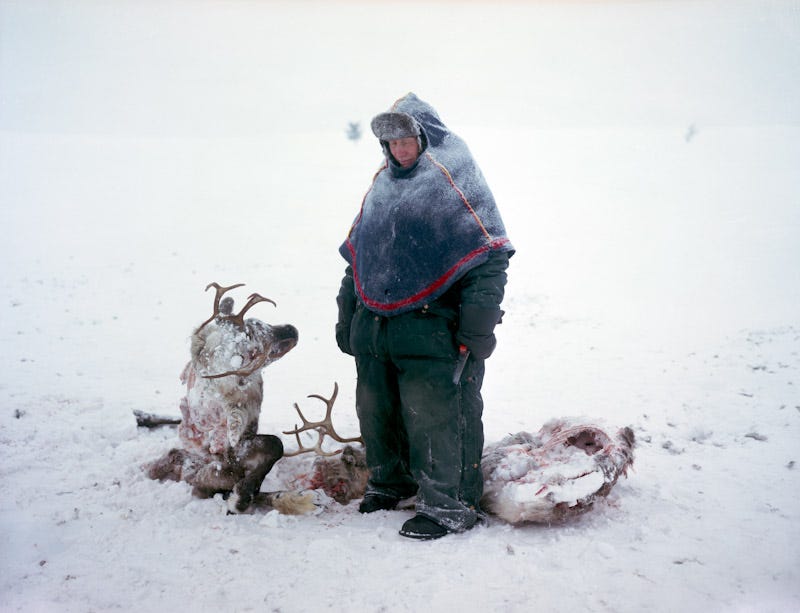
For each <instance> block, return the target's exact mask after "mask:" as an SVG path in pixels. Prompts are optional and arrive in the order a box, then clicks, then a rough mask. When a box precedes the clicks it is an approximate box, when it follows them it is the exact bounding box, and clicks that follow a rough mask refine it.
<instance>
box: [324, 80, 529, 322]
mask: <svg viewBox="0 0 800 613" xmlns="http://www.w3.org/2000/svg"><path fill="white" fill-rule="evenodd" d="M391 110H392V111H393V112H402V113H407V114H408V115H411V116H412V117H413V118H414V119H416V121H417V122H418V123H419V125H420V128H421V132H422V139H421V140H422V146H423V151H422V153H421V154H420V156H419V158H418V160H417V162H416V163H415V164H414V165H413V166H412V167H411V168H402V167H401V166H399V165H398V164H397V162H395V160H394V158H392V156H391V155H390V153H389V150H388V146H387V145H386V143H382V144H383V145H384V151H385V153H386V162H385V164H384V165H383V166H382V167H381V168H380V170H378V172H377V174H376V175H375V178H374V179H373V182H372V186H371V187H370V189H369V191H368V192H367V193H366V195H365V196H364V200H363V202H362V205H361V211H360V213H359V214H358V216H357V217H356V219H355V221H354V222H353V225H352V227H351V228H350V232H349V234H348V236H347V239H346V240H345V241H344V243H343V244H342V246H341V247H340V248H339V252H340V253H341V254H342V256H343V257H344V259H345V260H347V262H348V263H349V264H350V265H351V266H352V268H353V280H354V282H355V288H356V293H357V294H358V297H359V299H360V300H361V301H362V302H363V303H364V305H365V306H366V307H367V308H368V309H370V310H371V311H374V312H376V313H379V314H381V315H386V316H391V315H398V314H400V313H404V312H406V311H411V310H415V309H418V308H421V307H422V306H423V305H424V304H426V303H428V302H430V301H432V300H435V299H436V298H438V297H439V296H441V295H442V294H444V292H446V291H447V290H448V289H449V288H450V286H451V285H452V284H453V283H455V282H456V281H457V280H458V279H459V278H460V277H461V276H462V275H463V274H464V273H465V272H467V271H468V270H470V269H472V268H474V267H476V266H478V265H480V264H482V263H484V262H485V261H486V260H487V259H488V258H489V255H490V253H491V252H492V251H508V252H513V249H514V248H513V247H512V245H511V242H510V241H509V240H508V238H507V237H506V231H505V227H504V226H503V220H502V219H501V217H500V213H499V212H498V210H497V206H496V205H495V201H494V197H493V196H492V192H491V191H490V189H489V186H488V185H487V184H486V181H485V180H484V178H483V174H482V173H481V171H480V169H479V168H478V166H477V164H476V163H475V161H474V160H473V158H472V154H471V153H470V152H469V149H468V148H467V145H466V143H464V141H463V140H461V139H460V138H459V137H458V136H456V135H455V134H453V133H452V132H451V131H450V130H448V129H447V127H446V126H445V125H444V124H443V123H442V121H441V119H439V116H438V114H437V113H436V111H435V110H434V109H433V107H431V106H430V105H429V104H427V103H426V102H423V101H422V100H420V99H419V98H417V97H416V96H415V95H414V94H408V95H406V96H404V97H403V98H401V99H400V100H398V101H397V102H396V103H395V104H394V106H393V107H392V109H391Z"/></svg>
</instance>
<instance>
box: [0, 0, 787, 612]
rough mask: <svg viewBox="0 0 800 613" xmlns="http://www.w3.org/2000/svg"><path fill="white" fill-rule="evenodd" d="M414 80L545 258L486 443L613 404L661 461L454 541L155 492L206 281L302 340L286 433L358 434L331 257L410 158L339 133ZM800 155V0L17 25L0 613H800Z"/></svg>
mask: <svg viewBox="0 0 800 613" xmlns="http://www.w3.org/2000/svg"><path fill="white" fill-rule="evenodd" d="M409 90H413V91H415V92H416V93H417V94H418V95H419V96H420V97H422V98H423V99H425V100H427V101H429V102H431V103H432V104H433V105H434V106H435V107H437V109H438V110H439V112H440V114H441V115H442V117H443V119H444V120H445V122H447V123H448V124H449V125H450V126H451V127H452V128H453V129H454V130H455V131H456V132H457V133H459V134H460V135H461V136H463V137H464V138H465V139H466V140H467V142H468V143H469V144H470V146H471V148H472V150H473V152H474V153H475V156H476V157H477V159H478V161H479V162H480V164H481V166H482V167H483V170H484V172H485V174H486V175H487V177H488V179H489V181H490V184H491V185H492V187H493V189H494V191H495V195H496V197H497V200H498V202H499V205H500V207H501V210H502V212H503V214H504V217H505V221H506V225H507V227H508V230H509V234H510V236H511V238H512V240H513V242H514V244H515V246H516V247H517V254H516V255H515V256H514V258H513V260H512V265H511V268H510V271H509V273H510V275H509V286H508V292H507V299H506V302H505V305H504V308H505V309H506V311H507V315H506V317H505V320H504V323H503V325H502V326H501V327H500V328H499V330H498V337H499V347H498V350H497V352H496V354H495V356H493V357H492V359H491V361H490V362H489V363H488V372H487V377H486V385H485V400H486V411H485V425H486V434H487V440H498V439H500V438H501V437H502V436H504V435H505V434H507V433H509V432H516V431H519V430H523V429H524V430H534V431H535V430H538V428H539V427H540V426H541V425H542V424H543V423H544V422H545V421H547V420H549V419H550V418H552V417H558V416H563V415H575V414H582V415H590V416H597V417H599V418H603V419H604V420H605V421H608V422H611V423H616V424H618V425H631V426H632V427H633V429H634V430H635V432H636V435H637V437H638V440H639V446H638V448H637V456H636V461H635V464H634V469H635V470H634V472H633V473H631V474H630V476H629V478H628V479H627V480H625V479H623V480H622V481H620V482H619V483H618V484H617V486H616V487H615V489H614V490H613V492H612V494H611V496H610V498H609V499H608V500H607V501H606V502H603V503H602V504H599V505H598V506H597V507H596V508H595V509H594V510H593V511H592V512H591V513H590V514H588V515H585V516H583V517H582V518H580V519H578V520H576V521H572V522H570V523H568V524H566V525H560V526H540V525H529V526H522V527H510V526H508V525H505V524H503V523H502V522H500V521H497V520H496V521H494V522H493V523H491V524H490V525H488V526H480V527H478V528H476V529H474V530H472V531H470V532H468V533H465V534H462V535H453V536H449V537H447V538H445V539H442V540H440V541H434V542H427V543H419V542H410V541H408V540H406V539H403V538H402V537H400V536H399V535H398V534H397V530H398V528H399V526H400V525H401V524H402V522H403V521H404V520H405V519H406V518H407V517H409V516H410V514H411V512H410V511H396V512H381V513H376V514H373V515H369V516H361V515H359V514H358V513H357V511H356V509H355V505H354V504H352V505H350V506H347V507H341V506H339V507H334V508H330V509H328V510H326V511H324V512H323V513H321V514H319V515H316V516H307V517H300V518H297V517H285V516H278V515H276V514H274V513H270V514H260V515H249V516H227V515H226V514H225V507H224V504H223V503H222V501H220V500H218V499H214V500H196V499H192V498H191V496H190V492H189V488H188V486H186V485H185V484H176V483H169V484H159V483H156V482H152V481H149V480H147V479H145V477H144V475H143V474H142V472H141V469H140V466H141V464H142V463H144V462H146V461H149V460H151V459H153V458H155V457H156V456H158V455H159V454H160V453H161V452H163V451H164V450H165V449H167V448H168V447H169V446H170V445H171V444H172V443H173V441H174V436H175V434H174V431H170V430H168V429H167V430H162V431H138V430H137V428H136V427H135V423H134V420H133V416H132V413H131V412H132V410H133V409H144V410H147V411H152V412H158V413H164V414H173V415H177V414H178V401H179V399H180V397H181V395H182V389H181V387H180V384H179V381H178V375H179V373H180V371H181V369H182V368H183V365H184V364H185V362H186V360H187V357H188V337H189V334H190V332H191V330H192V328H193V326H196V325H197V324H198V323H200V322H201V321H203V320H204V319H206V318H207V317H208V315H210V312H211V310H210V309H211V296H210V295H209V294H205V293H203V288H204V287H205V286H206V284H208V283H209V282H211V281H218V282H220V283H224V284H230V283H237V282H244V283H247V287H246V288H243V289H242V290H241V291H242V293H241V294H239V295H238V296H239V298H242V297H244V296H246V295H247V293H249V291H258V292H260V293H262V294H264V295H266V296H269V297H270V298H272V299H274V300H275V301H276V302H277V303H278V307H277V309H275V308H273V307H272V306H270V305H258V306H257V307H255V308H254V309H253V311H252V312H251V314H252V315H254V316H258V317H260V318H262V319H264V320H266V321H268V322H273V323H292V324H294V325H295V326H297V328H298V329H299V330H300V343H299V345H298V346H297V348H296V349H295V350H293V351H292V352H291V353H290V354H289V355H287V356H286V357H285V358H284V359H283V360H282V361H280V362H278V363H276V364H274V365H272V366H270V367H269V368H268V369H267V370H266V371H265V373H264V374H265V381H266V383H265V387H266V398H265V402H264V408H263V412H262V418H261V430H262V431H263V432H270V433H277V432H280V431H282V430H286V429H289V428H290V427H291V426H292V425H293V424H294V423H295V422H296V416H295V413H294V409H293V407H292V404H293V403H294V402H297V403H299V404H300V406H301V407H302V408H303V409H305V410H306V413H309V414H314V413H315V412H316V411H321V409H322V406H321V403H319V402H318V401H315V400H312V399H307V398H306V396H307V395H308V394H312V393H317V394H322V395H328V394H329V393H330V391H331V390H332V388H333V382H334V381H338V383H339V385H340V387H341V392H340V395H339V400H338V402H337V408H336V410H335V415H334V419H335V421H336V424H337V428H338V429H339V431H340V432H341V433H343V434H350V433H354V432H355V431H356V430H357V421H356V417H355V411H354V408H353V397H354V383H355V369H354V366H353V364H352V360H351V359H349V358H348V357H347V356H343V355H341V354H339V353H338V350H337V349H336V346H335V342H334V339H333V324H334V321H335V317H336V312H335V302H334V297H335V294H336V292H337V289H338V284H339V279H340V275H341V272H342V269H343V262H342V261H341V260H340V258H339V256H338V254H337V247H338V245H339V243H340V242H341V240H342V239H343V236H344V234H345V232H346V230H347V228H348V227H349V224H350V222H351V220H352V218H353V216H354V215H355V213H356V211H357V208H358V205H359V203H360V200H361V197H362V195H363V192H364V190H365V189H366V187H367V186H368V184H369V181H370V179H371V176H372V172H373V171H374V169H375V168H376V167H377V164H378V163H379V161H380V154H379V150H378V147H377V144H376V143H375V142H374V140H373V139H372V138H371V137H368V136H365V137H364V138H363V139H361V140H360V141H356V142H354V141H350V140H348V139H347V138H346V137H345V131H346V129H347V125H348V122H350V121H358V122H360V123H361V126H362V129H363V130H364V131H365V132H366V131H368V122H369V119H370V118H371V116H372V115H373V114H375V113H377V112H379V111H381V110H384V109H385V108H387V107H388V106H389V105H390V104H391V102H392V101H393V100H394V99H396V98H397V97H399V96H401V95H402V94H404V93H406V92H407V91H409ZM799 168H800V5H798V3H797V2H796V1H789V0H787V1H769V0H765V1H759V2H743V1H719V2H715V1H710V2H705V1H701V2H683V1H661V2H659V1H642V2H601V1H597V2H588V1H587V2H541V3H536V2H532V3H525V2H500V3H490V2H486V3H483V2H464V3H460V2H454V1H451V2H442V3H422V2H420V3H394V2H381V3H366V2H352V3H350V2H320V3H316V2H302V1H300V2H292V3H290V2H286V3H277V2H276V3H273V2H258V1H251V2H221V1H220V2H212V1H206V0H201V1H198V2H188V1H180V0H165V1H162V2H133V1H126V0H121V1H118V2H100V1H96V2H95V1H89V0H77V1H71V2H66V1H65V2H58V1H52V2H47V1H37V0H34V1H22V0H20V1H8V0H0V203H2V204H0V221H1V222H2V228H3V230H4V232H3V241H2V243H0V263H2V277H0V287H1V288H2V290H1V291H2V300H1V301H0V343H1V345H0V346H1V347H2V351H0V373H2V374H0V458H2V461H1V462H0V492H2V495H1V496H0V610H2V611H25V612H31V611H33V612H36V611H47V612H49V611H56V612H61V611H75V612H86V611H110V610H122V611H170V610H192V611H219V610H221V611H281V612H283V613H291V612H300V611H316V610H332V611H345V610H346V611H420V610H429V611H531V610H537V611H630V612H639V611H703V612H708V611H759V612H761V611H780V612H783V611H798V610H800V570H798V569H800V553H798V552H800V527H798V526H800V502H799V501H798V500H800V499H799V497H798V492H800V467H798V466H797V462H798V460H800V446H799V445H798V440H800V306H799V305H800V172H798V169H799ZM248 290H249V291H248ZM285 442H286V445H287V447H291V446H293V444H294V443H293V441H292V440H291V438H290V437H285ZM289 468H290V467H289V466H288V464H287V465H281V464H279V465H278V467H276V470H275V472H274V474H273V475H271V476H270V477H269V478H268V481H267V483H266V484H265V489H268V488H269V487H271V486H276V485H277V484H278V482H279V478H280V477H281V476H282V475H283V474H285V473H286V472H287V471H288V470H289Z"/></svg>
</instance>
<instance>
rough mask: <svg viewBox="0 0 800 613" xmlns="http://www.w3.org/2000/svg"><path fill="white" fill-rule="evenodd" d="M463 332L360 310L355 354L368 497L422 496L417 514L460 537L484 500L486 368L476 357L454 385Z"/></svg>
mask: <svg viewBox="0 0 800 613" xmlns="http://www.w3.org/2000/svg"><path fill="white" fill-rule="evenodd" d="M433 308H434V310H435V306H434V307H433ZM444 313H445V314H447V311H444ZM454 327H455V321H454V320H453V319H452V318H449V317H446V316H444V315H442V314H440V313H436V312H431V310H430V309H429V308H423V309H421V310H417V311H412V312H410V313H404V314H401V315H396V316H394V317H382V316H380V315H377V314H375V313H373V312H371V311H369V310H368V309H367V308H366V307H364V306H363V305H362V304H360V303H359V304H358V305H357V306H356V309H355V314H354V316H353V320H352V323H351V330H350V344H351V347H350V348H351V350H352V352H353V354H354V355H355V358H356V368H357V371H358V383H357V387H356V410H357V412H358V418H359V421H360V426H361V435H362V437H363V438H364V441H365V446H366V452H367V464H368V466H369V467H370V470H371V476H370V481H369V483H368V486H367V491H368V492H374V493H379V494H385V495H390V496H396V497H399V498H405V497H408V496H411V495H413V494H414V493H416V494H417V505H416V510H417V513H419V514H422V515H426V516H428V517H430V518H431V519H433V520H434V521H436V522H437V523H439V524H441V525H443V526H445V527H447V528H449V529H451V530H454V531H460V530H465V529H467V528H470V527H472V525H474V523H475V522H476V520H477V517H478V511H479V506H478V504H479V501H480V498H481V494H482V492H483V479H482V476H481V469H480V460H481V453H482V451H483V423H482V421H481V416H482V413H483V400H482V398H481V393H480V389H481V384H482V383H483V374H484V362H483V360H480V359H475V358H470V360H469V361H468V363H467V367H466V369H465V370H464V374H463V375H462V379H461V381H462V382H461V384H454V383H453V380H452V379H453V371H454V369H455V365H456V360H457V357H458V351H457V347H456V345H455V342H454Z"/></svg>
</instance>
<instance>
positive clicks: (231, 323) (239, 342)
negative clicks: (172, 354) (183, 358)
mask: <svg viewBox="0 0 800 613" xmlns="http://www.w3.org/2000/svg"><path fill="white" fill-rule="evenodd" d="M242 285H244V284H243V283H237V284H236V285H231V286H229V287H222V286H220V285H219V284H217V283H210V284H209V285H208V286H207V287H206V291H208V289H209V288H211V287H213V288H214V289H215V290H216V295H215V297H214V312H213V314H212V315H211V317H209V318H208V319H207V320H206V321H204V322H203V323H202V324H200V326H199V327H198V328H197V330H195V331H194V334H192V348H191V352H192V362H193V363H194V365H195V368H196V370H197V372H198V374H200V375H201V376H202V377H204V378H206V379H218V378H221V377H227V376H230V375H236V376H238V377H243V378H247V377H250V376H251V375H257V374H258V373H259V372H260V370H261V369H262V368H264V367H265V366H267V365H269V364H271V363H272V362H274V361H276V360H278V359H280V358H282V357H283V356H284V355H286V354H287V353H289V351H291V350H292V349H293V348H294V346H295V345H296V344H297V339H298V334H297V328H295V327H294V326H291V325H282V326H270V325H269V324H265V323H264V322H262V321H260V320H258V319H252V318H251V319H245V318H244V315H245V313H247V311H248V310H250V309H251V308H252V307H253V306H254V305H255V304H258V303H259V302H270V303H272V304H273V305H274V304H275V302H273V301H272V300H270V299H269V298H264V297H263V296H260V295H259V294H251V295H250V296H249V297H248V300H247V303H246V304H245V305H244V307H242V310H241V311H239V312H238V313H236V314H235V315H234V314H233V299H232V298H230V297H227V298H224V299H223V298H222V297H223V295H224V294H225V292H228V291H230V290H232V289H234V288H237V287H241V286H242ZM209 324H211V325H209Z"/></svg>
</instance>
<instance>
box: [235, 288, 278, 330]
mask: <svg viewBox="0 0 800 613" xmlns="http://www.w3.org/2000/svg"><path fill="white" fill-rule="evenodd" d="M259 302H269V303H271V304H272V305H273V306H276V307H277V306H278V305H277V304H276V303H275V301H274V300H270V299H269V298H264V296H262V295H261V294H250V296H249V297H248V299H247V304H245V305H244V306H243V307H242V310H241V311H239V312H238V313H237V314H236V315H232V316H231V317H230V321H231V322H233V323H234V324H236V325H237V326H238V327H240V328H243V327H244V314H245V313H247V311H249V310H250V309H251V308H252V307H253V306H254V305H256V304H258V303H259Z"/></svg>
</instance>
